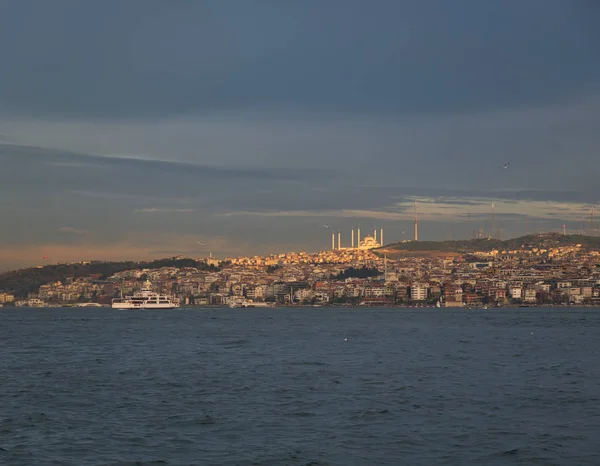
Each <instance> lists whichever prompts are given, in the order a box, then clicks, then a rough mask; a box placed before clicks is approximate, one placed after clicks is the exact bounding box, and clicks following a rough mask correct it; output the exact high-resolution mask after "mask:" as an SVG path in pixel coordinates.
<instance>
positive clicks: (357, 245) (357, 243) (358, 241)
mask: <svg viewBox="0 0 600 466" xmlns="http://www.w3.org/2000/svg"><path fill="white" fill-rule="evenodd" d="M356 247H357V248H359V247H360V227H358V240H357V241H356Z"/></svg>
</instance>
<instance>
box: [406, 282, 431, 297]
mask: <svg viewBox="0 0 600 466" xmlns="http://www.w3.org/2000/svg"><path fill="white" fill-rule="evenodd" d="M410 299H411V300H412V301H425V300H426V299H427V285H421V284H417V283H415V284H413V285H412V286H411V287H410Z"/></svg>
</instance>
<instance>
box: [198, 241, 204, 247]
mask: <svg viewBox="0 0 600 466" xmlns="http://www.w3.org/2000/svg"><path fill="white" fill-rule="evenodd" d="M198 244H199V245H200V246H206V243H203V242H202V241H198Z"/></svg>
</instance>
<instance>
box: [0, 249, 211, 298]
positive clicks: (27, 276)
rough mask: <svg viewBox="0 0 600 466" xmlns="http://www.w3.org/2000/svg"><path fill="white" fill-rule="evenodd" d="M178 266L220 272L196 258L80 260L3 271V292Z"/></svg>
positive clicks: (0, 279) (0, 281)
mask: <svg viewBox="0 0 600 466" xmlns="http://www.w3.org/2000/svg"><path fill="white" fill-rule="evenodd" d="M162 267H175V268H178V269H181V268H185V267H194V268H196V269H199V270H207V271H217V270H219V268H218V267H215V266H214V265H208V264H206V263H205V262H202V261H196V260H194V259H177V258H172V259H158V260H154V261H150V262H132V261H126V262H102V261H92V262H76V263H70V264H56V265H46V266H44V267H31V268H26V269H20V270H14V271H10V272H3V273H0V291H8V292H11V293H14V294H15V296H16V297H18V298H20V297H25V296H27V293H30V292H33V291H36V290H37V289H38V288H39V287H40V286H41V285H44V284H46V283H51V282H56V281H61V282H63V281H65V280H66V279H67V278H69V277H73V278H80V277H90V276H95V277H97V278H98V279H99V280H103V279H106V278H108V277H110V276H111V275H113V274H115V273H118V272H123V271H125V270H135V269H160V268H162Z"/></svg>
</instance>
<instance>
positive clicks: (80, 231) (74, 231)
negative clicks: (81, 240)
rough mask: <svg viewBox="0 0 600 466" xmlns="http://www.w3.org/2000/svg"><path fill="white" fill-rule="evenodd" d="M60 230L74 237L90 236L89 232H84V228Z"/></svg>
mask: <svg viewBox="0 0 600 466" xmlns="http://www.w3.org/2000/svg"><path fill="white" fill-rule="evenodd" d="M59 230H60V231H61V232H62V233H70V234H73V235H88V234H89V233H90V231H89V230H84V229H82V228H73V227H67V226H65V227H60V228H59Z"/></svg>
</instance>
